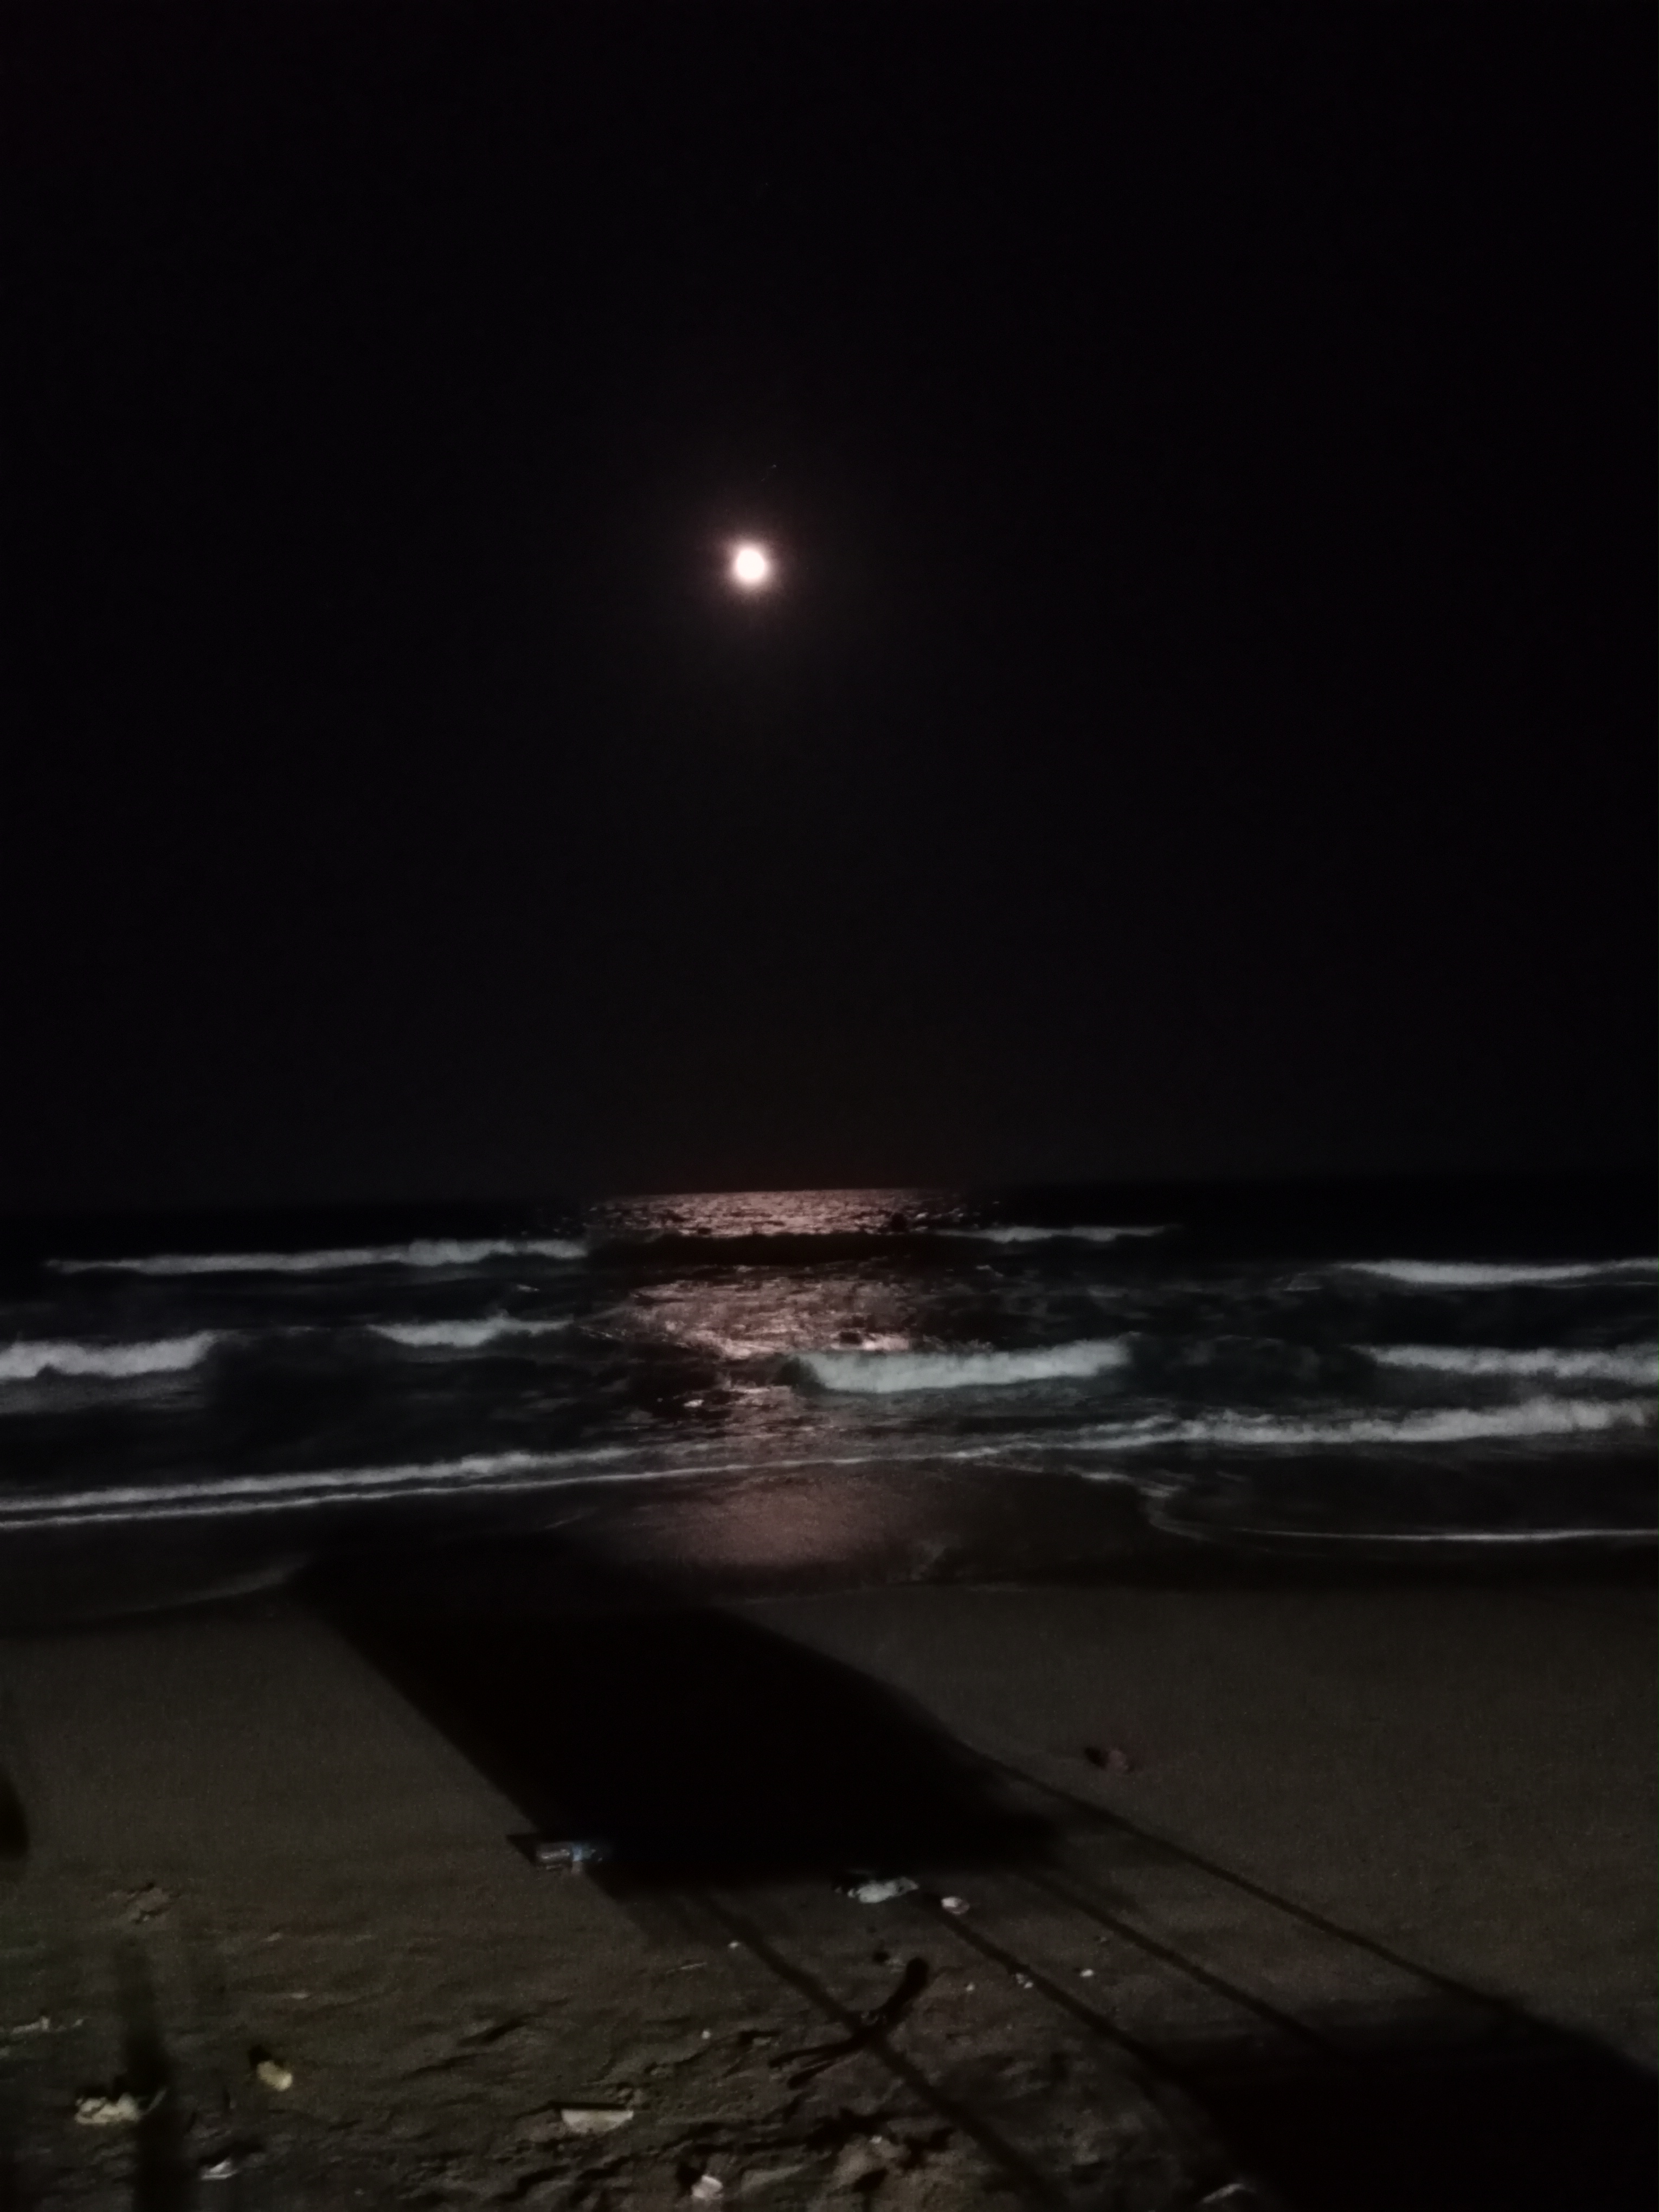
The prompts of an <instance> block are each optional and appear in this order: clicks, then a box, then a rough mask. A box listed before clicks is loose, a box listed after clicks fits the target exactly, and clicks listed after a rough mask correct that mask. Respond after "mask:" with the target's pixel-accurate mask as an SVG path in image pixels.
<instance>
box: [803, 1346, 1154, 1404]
mask: <svg viewBox="0 0 1659 2212" xmlns="http://www.w3.org/2000/svg"><path fill="white" fill-rule="evenodd" d="M1128 1358H1129V1348H1128V1346H1127V1345H1126V1344H1124V1343H1122V1342H1121V1341H1120V1340H1118V1339H1116V1338H1115V1337H1109V1338H1105V1339H1103V1340H1101V1341H1099V1342H1096V1343H1085V1344H1053V1345H1046V1346H1041V1347H1040V1348H1038V1349H1037V1350H1036V1351H1032V1352H799V1353H797V1354H796V1356H795V1359H794V1363H793V1364H795V1365H796V1366H797V1367H799V1368H802V1369H804V1370H805V1371H806V1373H807V1374H808V1375H810V1376H811V1378H812V1380H813V1381H814V1382H815V1383H817V1385H818V1386H819V1388H820V1389H824V1390H837V1391H842V1390H848V1391H860V1392H874V1393H882V1394H885V1393H888V1392H896V1391H901V1390H961V1389H984V1388H986V1387H987V1386H991V1387H998V1386H1000V1385H1002V1384H1005V1383H1048V1382H1052V1381H1057V1380H1060V1379H1061V1378H1064V1377H1069V1376H1087V1375H1103V1374H1106V1373H1107V1372H1109V1370H1111V1369H1113V1368H1116V1367H1121V1366H1123V1365H1124V1364H1126V1363H1127V1360H1128Z"/></svg>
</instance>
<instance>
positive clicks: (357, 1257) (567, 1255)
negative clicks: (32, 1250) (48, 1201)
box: [46, 1237, 587, 1275]
mask: <svg viewBox="0 0 1659 2212" xmlns="http://www.w3.org/2000/svg"><path fill="white" fill-rule="evenodd" d="M586 1250H587V1248H586V1245H584V1244H580V1243H577V1242H576V1241H575V1240H574V1238H571V1237H473V1238H471V1239H467V1238H457V1237H416V1239H415V1241H414V1242H413V1243H409V1244H357V1245H349V1246H343V1247H342V1248H341V1249H338V1250H337V1251H331V1252H157V1253H153V1254H151V1255H149V1256H148V1257H146V1258H143V1259H133V1260H51V1261H47V1263H46V1264H47V1265H48V1267H52V1269H53V1270H54V1271H55V1272H56V1273H58V1274H60V1275H84V1274H91V1273H97V1272H100V1271H111V1270H118V1271H119V1272H120V1273H123V1274H128V1275H325V1274H331V1273H334V1272H335V1271H336V1270H337V1269H344V1268H352V1267H472V1266H474V1265H475V1264H476V1263H477V1261H480V1260H493V1259H497V1258H507V1259H515V1260H516V1259H536V1258H539V1259H546V1260H580V1259H583V1258H585V1257H586Z"/></svg>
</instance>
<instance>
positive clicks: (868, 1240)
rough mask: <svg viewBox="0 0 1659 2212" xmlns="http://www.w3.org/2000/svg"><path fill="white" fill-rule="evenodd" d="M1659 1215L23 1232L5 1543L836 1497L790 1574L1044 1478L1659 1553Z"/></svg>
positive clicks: (358, 1537)
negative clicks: (1655, 1231)
mask: <svg viewBox="0 0 1659 2212" xmlns="http://www.w3.org/2000/svg"><path fill="white" fill-rule="evenodd" d="M1645 1206H1646V1194H1644V1193H1642V1192H1637V1191H1634V1190H1632V1188H1629V1187H1615V1186H1613V1185H1611V1184H1605V1183H1603V1184H1597V1185H1594V1186H1591V1185H1589V1184H1577V1185H1566V1184H1553V1185H1545V1184H1542V1183H1534V1184H1522V1183H1518V1182H1508V1183H1504V1184H1498V1183H1495V1182H1487V1183H1484V1184H1474V1183H1465V1184H1451V1183H1446V1182H1441V1183H1420V1182H1419V1183H1414V1184H1404V1183H1399V1182H1395V1183H1392V1184H1367V1185H1358V1184H1353V1185H1340V1186H1339V1185H1328V1186H1313V1185H1307V1186H1300V1187H1297V1186H1284V1187H1281V1188H1270V1187H1267V1186H1255V1187H1253V1188H1244V1187H1240V1188H1232V1189H1225V1188H1210V1189H1202V1188H1187V1189H1182V1188H1158V1189H1155V1190H1154V1189H1141V1190H1139V1191H1136V1190H1133V1189H1131V1190H1123V1189H1116V1190H1111V1191H1103V1190H1098V1189H1096V1190H1084V1191H1069V1192H1054V1191H1050V1192H1044V1193H1024V1194H1019V1193H1002V1194H996V1193H981V1194H967V1193H962V1192H951V1191H925V1190H922V1191H917V1190H880V1191H792V1192H744V1193H737V1194H714V1195H710V1194H696V1195H689V1196H670V1197H651V1198H643V1199H627V1200H606V1201H603V1202H597V1203H592V1204H588V1205H585V1206H524V1207H518V1208H515V1207H498V1208H493V1209H471V1210H470V1211H468V1210H462V1211H460V1212H458V1211H457V1210H456V1209H453V1208H452V1209H447V1210H439V1209H429V1210H427V1211H425V1212H422V1211H419V1210H416V1211H404V1212H398V1213H392V1212H386V1211H382V1212H379V1213H377V1214H374V1215H373V1216H367V1215H362V1214H359V1215H357V1216H356V1217H347V1216H344V1215H334V1216H326V1217H323V1216H313V1217H301V1216H295V1215H289V1216H285V1217H277V1216H273V1217H270V1218H264V1219H262V1220H261V1219H233V1218H230V1217H227V1216H222V1217H219V1218H214V1219H208V1218H198V1219H196V1220H181V1221H173V1222H167V1221H161V1220H159V1219H156V1218H149V1219H146V1218H143V1217H133V1218H129V1219H128V1220H126V1221H125V1222H120V1223H116V1222H109V1221H105V1222H101V1223H100V1222H84V1221H83V1222H81V1223H78V1224H71V1225H36V1227H35V1228H34V1229H33V1230H30V1231H15V1232H14V1234H13V1237H12V1240H11V1251H10V1256H9V1261H8V1263H7V1267H6V1273H5V1279H4V1287H5V1295H4V1297H3V1300H0V1540H3V1541H9V1542H11V1543H13V1544H14V1546H15V1544H16V1542H17V1541H19V1540H20V1539H23V1538H26V1537H27V1535H29V1534H31V1533H33V1534H41V1533H43V1532H46V1531H56V1532H59V1533H63V1532H72V1531H76V1530H82V1531H103V1532H109V1531H111V1530H126V1531H128V1532H130V1534H132V1535H133V1536H134V1537H135V1538H136V1537H137V1536H139V1535H141V1534H142V1533H143V1531H144V1530H146V1529H148V1530H150V1531H155V1530H157V1529H160V1528H165V1527H169V1526H184V1527H189V1528H194V1529H197V1530H198V1531H200V1530H206V1529H208V1528H210V1527H213V1526H215V1525H217V1526H218V1527H220V1528H228V1527H230V1526H232V1525H234V1527H235V1528H237V1530H238V1531H239V1532H240V1534H241V1535H243V1536H244V1537H249V1536H254V1537H257V1539H258V1541H259V1542H262V1543H265V1544H267V1545H268V1546H269V1547H271V1549H272V1550H273V1553H280V1554H282V1555H283V1556H284V1557H301V1556H306V1555H307V1554H308V1553H311V1552H312V1551H313V1549H314V1548H315V1547H317V1546H318V1545H319V1544H326V1543H327V1542H329V1541H333V1539H334V1537H335V1536H336V1535H337V1533H338V1532H339V1531H340V1530H342V1529H344V1528H349V1530H350V1531H351V1535H352V1541H355V1542H357V1543H359V1544H362V1543H363V1542H370V1543H372V1542H373V1541H374V1531H375V1529H376V1528H377V1527H378V1526H379V1525H380V1520H381V1519H385V1520H386V1525H388V1526H389V1525H391V1522H392V1520H395V1522H396V1524H397V1526H398V1528H399V1530H400V1531H403V1532H404V1533H407V1531H408V1529H409V1528H410V1524H411V1521H412V1522H415V1523H416V1524H418V1523H419V1522H420V1521H421V1518H422V1516H428V1517H432V1520H433V1526H434V1527H435V1528H436V1527H439V1526H442V1527H446V1528H447V1527H451V1526H454V1525H459V1522H458V1520H457V1516H460V1517H461V1519H463V1520H464V1519H465V1516H468V1515H471V1516H483V1517H485V1518H486V1519H489V1521H490V1522H491V1525H493V1526H496V1527H499V1526H501V1525H502V1522H503V1519H504V1518H505V1520H506V1522H507V1523H509V1524H510V1525H512V1526H513V1527H517V1528H524V1529H526V1530H531V1529H534V1528H543V1527H550V1526H563V1527H569V1526H571V1525H573V1524H574V1522H576V1521H580V1523H581V1524H582V1525H583V1526H585V1527H586V1528H588V1529H589V1530H590V1531H592V1530H595V1529H597V1530H600V1531H602V1530H603V1528H604V1527H605V1524H606V1520H607V1516H610V1517H611V1518H612V1519H614V1518H615V1517H616V1516H619V1515H623V1514H624V1513H630V1512H631V1513H637V1511H638V1510H640V1507H641V1500H642V1499H646V1498H649V1497H650V1496H651V1495H652V1494H653V1492H654V1493H656V1494H658V1495H659V1496H666V1495H668V1494H669V1492H671V1494H672V1495H673V1496H674V1497H675V1498H677V1499H678V1500H680V1501H682V1503H684V1501H685V1500H686V1499H688V1498H690V1499H693V1500H701V1501H702V1510H704V1511H705V1513H706V1514H714V1515H717V1516H722V1518H723V1522H724V1523H725V1524H726V1525H729V1526H737V1525H739V1524H742V1523H743V1522H744V1518H745V1516H747V1519H748V1524H749V1527H750V1533H751V1535H752V1534H753V1531H754V1530H755V1529H756V1528H759V1527H760V1526H761V1525H762V1524H763V1522H765V1519H766V1516H767V1515H768V1514H771V1515H772V1516H774V1518H776V1516H778V1515H780V1514H787V1512H789V1511H791V1510H795V1511H796V1517H797V1520H799V1517H800V1516H799V1510H798V1509H799V1501H800V1500H801V1499H802V1498H805V1497H807V1496H809V1495H810V1496H811V1498H813V1499H814V1500H816V1501H817V1504H816V1506H815V1508H814V1512H815V1514H816V1516H817V1518H816V1520H815V1521H813V1522H811V1525H810V1526H806V1525H805V1524H803V1526H802V1527H797V1528H795V1531H794V1534H793V1535H792V1537H791V1539H790V1541H791V1544H792V1545H793V1552H794V1553H797V1554H798V1553H800V1552H801V1550H802V1548H803V1547H805V1551H806V1552H807V1553H811V1551H812V1549H813V1547H814V1545H815V1544H817V1545H818V1546H819V1547H820V1548H827V1549H828V1550H829V1551H833V1550H834V1548H835V1547H836V1544H837V1543H838V1542H839V1541H842V1538H841V1536H840V1535H838V1534H837V1529H836V1517H837V1511H838V1510H839V1509H838V1508H837V1506H836V1499H837V1498H844V1497H847V1496H850V1495H851V1494H852V1492H853V1490H854V1487H856V1489H857V1491H858V1494H859V1495H860V1496H861V1497H863V1498H870V1497H871V1496H879V1495H881V1494H882V1492H883V1491H884V1488H885V1489H886V1490H888V1491H896V1489H898V1488H899V1487H901V1486H903V1485H905V1484H906V1483H907V1482H908V1483H910V1484H911V1485H912V1486H913V1487H914V1485H915V1482H917V1481H919V1480H922V1479H923V1478H924V1477H925V1480H926V1483H927V1486H928V1488H927V1497H928V1498H931V1499H932V1500H933V1506H932V1507H929V1508H927V1510H931V1511H935V1512H937V1513H938V1514H940V1515H943V1516H945V1517H946V1518H948V1517H949V1514H950V1510H951V1507H950V1500H951V1495H952V1487H951V1486H952V1484H953V1482H954V1483H955V1484H957V1485H958V1486H960V1488H961V1492H962V1494H963V1495H966V1494H967V1491H968V1488H969V1486H971V1488H972V1490H973V1492H974V1494H975V1496H976V1497H978V1498H981V1499H983V1498H986V1497H987V1496H994V1497H996V1498H999V1499H1000V1500H1001V1501H1003V1502H1002V1504H1000V1506H999V1511H1000V1512H1001V1513H1002V1514H1003V1515H1004V1517H1005V1522H1006V1525H1009V1526H1013V1525H1016V1524H1017V1522H1018V1515H1019V1512H1020V1510H1021V1508H1020V1500H1021V1498H1022V1496H1029V1497H1033V1498H1034V1497H1035V1496H1036V1490H1035V1489H1034V1488H1032V1489H1029V1490H1028V1491H1026V1492H1022V1490H1021V1486H1022V1484H1025V1485H1033V1484H1035V1483H1036V1482H1037V1481H1039V1480H1040V1481H1041V1482H1042V1485H1043V1486H1045V1488H1044V1495H1045V1497H1047V1498H1049V1499H1050V1500H1052V1498H1053V1497H1054V1495H1055V1494H1056V1489H1055V1486H1060V1491H1062V1492H1063V1491H1065V1490H1066V1488H1067V1487H1068V1486H1069V1488H1070V1489H1071V1490H1072V1491H1073V1492H1075V1494H1076V1495H1077V1496H1078V1497H1079V1498H1083V1497H1084V1496H1085V1492H1088V1491H1090V1490H1092V1489H1097V1488H1098V1487H1099V1486H1113V1487H1115V1489H1117V1490H1118V1491H1119V1492H1121V1493H1122V1494H1123V1498H1124V1500H1125V1501H1127V1503H1128V1504H1131V1505H1133V1509H1134V1510H1135V1512H1136V1513H1137V1514H1138V1515H1139V1516H1140V1517H1141V1519H1142V1520H1143V1521H1144V1522H1145V1525H1146V1528H1148V1529H1149V1530H1154V1531H1157V1532H1158V1534H1159V1537H1160V1539H1161V1541H1164V1543H1165V1544H1169V1543H1187V1544H1190V1545H1193V1546H1210V1547H1213V1546H1215V1545H1217V1544H1220V1545H1222V1546H1224V1547H1231V1548H1233V1549H1237V1548H1240V1547H1243V1548H1246V1549H1248V1548H1249V1547H1273V1546H1275V1545H1277V1546H1279V1547H1284V1546H1286V1545H1296V1546H1300V1547H1303V1549H1304V1551H1307V1550H1311V1551H1317V1550H1318V1549H1319V1548H1320V1547H1327V1548H1328V1549H1330V1548H1334V1547H1343V1546H1352V1545H1355V1544H1360V1545H1364V1546H1366V1547H1370V1548H1372V1549H1376V1548H1377V1547H1383V1548H1389V1547H1392V1548H1394V1549H1395V1550H1409V1549H1410V1548H1411V1547H1436V1546H1441V1547H1443V1546H1447V1545H1456V1546H1460V1547H1470V1546H1486V1547H1504V1548H1509V1549H1511V1550H1519V1549H1522V1548H1534V1549H1535V1548H1537V1547H1570V1548H1573V1549H1576V1550H1577V1551H1580V1552H1586V1553H1589V1552H1595V1551H1596V1550H1598V1549H1602V1550H1605V1549H1607V1547H1630V1546H1638V1545H1641V1544H1643V1543H1644V1542H1650V1541H1652V1537H1653V1524H1654V1510H1653V1496H1652V1484H1651V1446H1652V1442H1653V1433H1654V1419H1655V1397H1656V1382H1659V1352H1656V1341H1655V1340H1656V1334H1659V1332H1656V1320H1655V1289H1656V1275H1659V1263H1656V1261H1655V1260H1654V1259H1653V1257H1652V1256H1651V1255H1650V1250H1649V1249H1647V1245H1646V1243H1645V1242H1644V1231H1646V1230H1647V1229H1648V1228H1649V1227H1650V1224H1649V1222H1648V1220H1647V1218H1646V1212H1645ZM791 1498H793V1499H794V1500H795V1507H793V1508H792V1507H791V1506H790V1505H789V1503H788V1501H789V1500H790V1499H791ZM377 1516H378V1517H377ZM922 1517H923V1518H924V1519H925V1518H926V1517H927V1511H926V1510H925V1511H924V1512H923V1516H922ZM809 1518H810V1516H809ZM913 1518H914V1514H913ZM803 1531H804V1532H803ZM1054 1541H1055V1542H1057V1543H1061V1545H1062V1548H1063V1540H1061V1539H1058V1538H1057V1539H1055V1540H1054ZM946 1548H947V1549H948V1547H946ZM914 1556H915V1559H918V1560H920V1561H921V1562H922V1563H923V1565H921V1566H918V1568H917V1570H916V1571H924V1569H925V1563H926V1562H927V1560H928V1559H933V1560H934V1561H935V1562H936V1563H937V1561H938V1559H939V1557H940V1556H941V1553H939V1550H938V1548H937V1547H935V1548H934V1549H933V1550H932V1551H930V1550H929V1548H928V1547H927V1546H926V1545H923V1546H922V1547H921V1549H920V1551H919V1552H916V1553H915V1555H914ZM988 1564H989V1565H994V1562H990V1563H988ZM1028 1564H1029V1563H1028ZM1048 1564H1049V1565H1051V1566H1052V1567H1053V1568H1054V1570H1055V1571H1064V1569H1065V1567H1066V1564H1067V1563H1066V1559H1064V1558H1063V1557H1062V1558H1056V1559H1053V1560H1051V1561H1049V1562H1048ZM976 1571H987V1562H986V1561H985V1560H983V1559H981V1560H980V1561H979V1562H978V1563H977V1568H976Z"/></svg>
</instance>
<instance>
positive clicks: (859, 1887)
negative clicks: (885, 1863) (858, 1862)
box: [840, 1874, 916, 1905]
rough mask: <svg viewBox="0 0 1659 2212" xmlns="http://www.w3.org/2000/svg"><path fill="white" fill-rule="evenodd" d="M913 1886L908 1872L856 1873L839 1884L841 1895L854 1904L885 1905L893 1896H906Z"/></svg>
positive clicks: (913, 1883)
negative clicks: (885, 1873)
mask: <svg viewBox="0 0 1659 2212" xmlns="http://www.w3.org/2000/svg"><path fill="white" fill-rule="evenodd" d="M915 1887H916V1885H915V1882H913V1881H911V1879H910V1877H909V1875H908V1874H893V1875H873V1874H856V1875H853V1876H852V1877H851V1878H850V1879H849V1880H848V1881H844V1882H842V1883H841V1884H840V1889H841V1893H842V1896H843V1897H850V1898H851V1899H852V1900H853V1902H854V1905H886V1904H888V1903H889V1902H890V1900H891V1899H893V1898H896V1897H908V1896H909V1895H910V1893H912V1891H913V1890H914V1889H915Z"/></svg>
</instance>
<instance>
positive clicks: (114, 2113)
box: [75, 2089, 167, 2128]
mask: <svg viewBox="0 0 1659 2212" xmlns="http://www.w3.org/2000/svg"><path fill="white" fill-rule="evenodd" d="M166 2094H167V2091H166V2090H165V2089H158V2090H157V2091H156V2092H155V2095H154V2096H153V2097H135V2096H134V2095H133V2093H132V2092H131V2089H117V2090H115V2091H113V2092H112V2093H111V2094H110V2095H109V2096H107V2097H103V2096H97V2095H93V2096H86V2097H77V2098H76V2100H75V2118H76V2123H77V2124H78V2125H80V2126H81V2127H83V2128H136V2127H137V2124H138V2123H139V2121H140V2120H143V2119H146V2118H149V2114H150V2113H151V2112H154V2111H155V2107H156V2106H158V2105H159V2104H160V2103H161V2100H162V2098H163V2097H165V2096H166Z"/></svg>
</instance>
